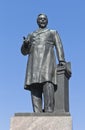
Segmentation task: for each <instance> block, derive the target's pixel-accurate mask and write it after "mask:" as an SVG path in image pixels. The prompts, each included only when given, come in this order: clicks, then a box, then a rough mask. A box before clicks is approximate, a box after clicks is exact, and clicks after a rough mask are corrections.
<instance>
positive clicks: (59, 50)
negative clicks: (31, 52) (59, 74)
mask: <svg viewBox="0 0 85 130" xmlns="http://www.w3.org/2000/svg"><path fill="white" fill-rule="evenodd" d="M54 42H55V48H56V53H57V57H58V61H59V64H61V65H63V64H65V55H64V49H63V45H62V42H61V39H60V36H59V34H58V32H56V31H55V32H54Z"/></svg>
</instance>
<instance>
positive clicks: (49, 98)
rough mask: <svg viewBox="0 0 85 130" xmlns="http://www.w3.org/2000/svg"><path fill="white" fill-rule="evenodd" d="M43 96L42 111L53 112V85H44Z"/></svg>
mask: <svg viewBox="0 0 85 130" xmlns="http://www.w3.org/2000/svg"><path fill="white" fill-rule="evenodd" d="M43 95H44V111H45V112H53V111H54V85H53V84H52V83H49V82H47V83H45V84H44V86H43Z"/></svg>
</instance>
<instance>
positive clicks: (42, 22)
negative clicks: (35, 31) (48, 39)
mask: <svg viewBox="0 0 85 130" xmlns="http://www.w3.org/2000/svg"><path fill="white" fill-rule="evenodd" d="M37 24H38V26H39V28H45V27H46V26H47V24H48V18H47V16H46V15H45V14H39V15H38V17H37Z"/></svg>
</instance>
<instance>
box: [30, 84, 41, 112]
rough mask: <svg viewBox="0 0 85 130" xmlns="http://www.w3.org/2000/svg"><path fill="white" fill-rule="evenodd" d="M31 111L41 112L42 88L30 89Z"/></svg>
mask: <svg viewBox="0 0 85 130" xmlns="http://www.w3.org/2000/svg"><path fill="white" fill-rule="evenodd" d="M31 97H32V105H33V111H34V112H36V113H39V112H42V88H40V87H39V86H36V87H32V89H31Z"/></svg>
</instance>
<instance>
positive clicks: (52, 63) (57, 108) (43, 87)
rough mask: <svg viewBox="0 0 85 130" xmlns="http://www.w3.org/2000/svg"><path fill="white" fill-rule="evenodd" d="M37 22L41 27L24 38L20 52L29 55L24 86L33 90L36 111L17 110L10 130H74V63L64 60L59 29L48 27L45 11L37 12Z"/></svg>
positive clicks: (33, 103) (34, 109)
mask: <svg viewBox="0 0 85 130" xmlns="http://www.w3.org/2000/svg"><path fill="white" fill-rule="evenodd" d="M37 24H38V26H39V29H38V30H36V31H34V32H33V33H31V34H29V35H28V36H27V37H23V44H22V46H21V53H22V54H23V55H28V63H27V68H26V77H25V85H24V88H25V89H26V90H29V91H30V92H31V97H32V105H33V111H34V112H33V113H15V116H14V117H13V118H12V119H11V128H10V130H35V129H36V130H46V129H48V130H52V129H53V130H72V119H71V116H70V113H69V78H70V77H71V64H70V62H66V61H65V56H64V49H63V45H62V42H61V39H60V36H59V34H58V32H57V31H56V30H51V29H48V28H47V24H48V18H47V16H46V15H45V14H39V15H38V17H37ZM54 48H55V51H56V56H55V51H54ZM56 57H57V59H58V62H59V63H58V64H57V65H56ZM42 98H43V99H44V101H43V100H42ZM42 104H44V107H43V105H42Z"/></svg>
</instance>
